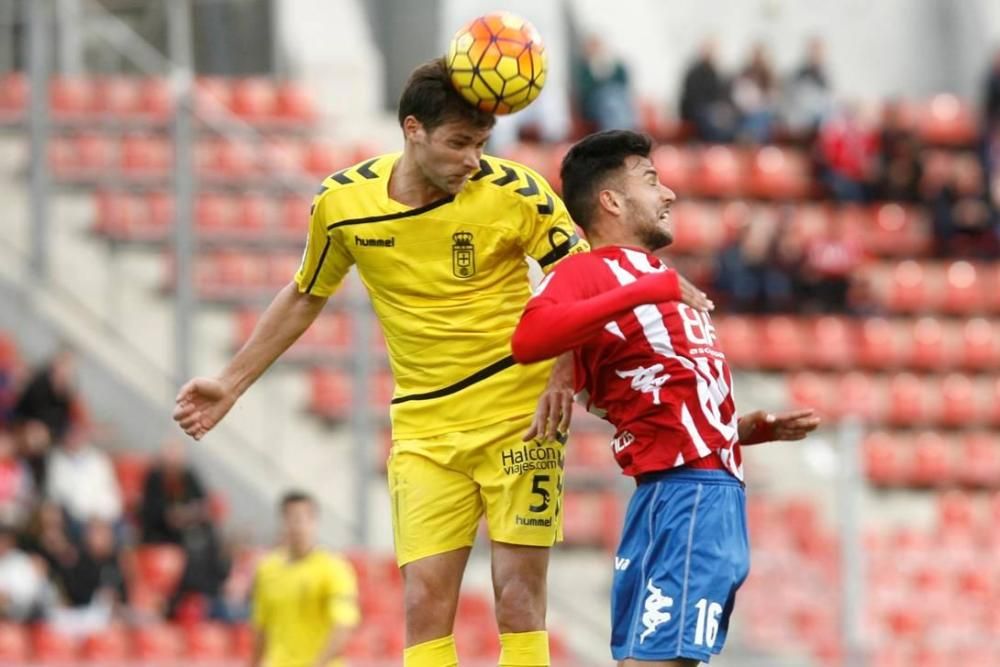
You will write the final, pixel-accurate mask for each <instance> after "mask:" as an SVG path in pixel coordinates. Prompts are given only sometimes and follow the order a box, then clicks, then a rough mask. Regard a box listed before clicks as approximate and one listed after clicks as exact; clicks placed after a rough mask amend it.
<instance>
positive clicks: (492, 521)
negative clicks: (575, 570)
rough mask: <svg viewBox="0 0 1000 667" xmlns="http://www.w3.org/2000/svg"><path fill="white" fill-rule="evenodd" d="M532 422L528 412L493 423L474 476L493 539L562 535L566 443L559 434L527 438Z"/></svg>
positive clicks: (549, 540)
mask: <svg viewBox="0 0 1000 667" xmlns="http://www.w3.org/2000/svg"><path fill="white" fill-rule="evenodd" d="M530 423H531V416H530V415H529V416H526V417H524V418H522V419H513V420H509V421H507V422H504V423H502V424H497V425H494V426H492V427H490V428H489V429H488V432H487V433H484V435H485V436H486V437H487V441H488V442H487V444H486V445H485V446H483V447H482V448H481V449H480V450H479V451H478V452H477V459H476V461H475V468H474V470H475V472H474V476H475V479H476V481H477V482H478V483H479V486H480V492H481V494H482V500H483V507H484V510H485V512H486V522H487V527H488V528H489V535H490V539H491V540H493V541H494V542H502V543H506V544H519V545H527V546H536V547H551V546H552V545H553V544H555V543H556V542H557V541H559V540H560V539H561V538H562V496H563V467H564V461H565V457H564V451H565V446H564V444H563V443H562V442H560V441H557V440H533V441H531V442H524V441H523V440H522V437H523V435H524V433H525V431H527V429H528V427H529V425H530Z"/></svg>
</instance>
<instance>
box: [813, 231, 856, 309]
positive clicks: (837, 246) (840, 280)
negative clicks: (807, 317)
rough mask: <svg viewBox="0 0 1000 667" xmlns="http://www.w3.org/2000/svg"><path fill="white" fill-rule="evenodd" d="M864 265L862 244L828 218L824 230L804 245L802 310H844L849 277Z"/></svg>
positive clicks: (846, 306)
mask: <svg viewBox="0 0 1000 667" xmlns="http://www.w3.org/2000/svg"><path fill="white" fill-rule="evenodd" d="M863 264H864V253H863V251H862V249H861V246H860V245H858V244H857V243H855V242H854V241H853V240H852V239H849V238H848V237H846V236H845V235H844V234H842V233H841V232H840V230H839V229H837V224H836V222H835V221H834V219H833V218H828V219H827V221H826V225H825V229H824V231H823V233H822V234H821V235H820V236H818V237H817V238H815V239H812V240H811V241H809V242H808V243H807V244H806V248H805V253H804V255H803V263H802V270H801V274H800V280H801V283H800V284H801V290H802V291H801V296H802V303H801V307H802V310H804V311H805V312H823V313H846V312H847V311H848V294H849V292H850V288H851V277H852V275H853V274H854V273H855V272H856V271H857V270H858V269H859V268H861V266H862V265H863Z"/></svg>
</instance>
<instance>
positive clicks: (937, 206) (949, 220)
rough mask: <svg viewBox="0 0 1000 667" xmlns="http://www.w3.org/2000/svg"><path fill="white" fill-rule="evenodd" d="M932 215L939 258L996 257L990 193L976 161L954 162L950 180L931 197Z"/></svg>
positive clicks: (980, 167) (969, 158)
mask: <svg viewBox="0 0 1000 667" xmlns="http://www.w3.org/2000/svg"><path fill="white" fill-rule="evenodd" d="M931 212H932V216H933V225H934V241H935V250H936V252H937V254H938V256H941V257H955V256H959V257H981V258H992V257H996V256H997V237H996V230H995V223H994V217H993V211H992V210H991V207H990V193H989V191H988V190H987V184H986V176H985V174H984V173H983V167H982V164H981V163H980V161H979V160H978V159H977V158H974V157H971V156H967V155H962V156H958V157H956V158H955V160H954V163H953V170H952V172H951V175H950V179H949V180H947V181H945V182H944V183H943V185H942V186H941V187H940V189H938V190H937V192H935V193H934V194H933V195H932V198H931Z"/></svg>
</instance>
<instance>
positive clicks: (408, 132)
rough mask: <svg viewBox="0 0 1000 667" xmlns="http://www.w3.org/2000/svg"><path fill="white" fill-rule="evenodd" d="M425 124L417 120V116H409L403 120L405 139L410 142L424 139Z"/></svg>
mask: <svg viewBox="0 0 1000 667" xmlns="http://www.w3.org/2000/svg"><path fill="white" fill-rule="evenodd" d="M424 132H425V130H424V124H423V123H421V122H420V121H419V120H417V117H416V116H407V117H406V118H404V119H403V138H404V139H407V140H409V141H413V140H416V139H422V138H423V136H422V135H423V134H424Z"/></svg>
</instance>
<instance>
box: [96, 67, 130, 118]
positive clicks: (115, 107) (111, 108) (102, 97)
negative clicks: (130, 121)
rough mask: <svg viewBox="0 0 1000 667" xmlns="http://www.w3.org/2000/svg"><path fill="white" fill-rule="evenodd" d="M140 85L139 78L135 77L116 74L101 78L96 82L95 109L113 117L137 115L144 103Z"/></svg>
mask: <svg viewBox="0 0 1000 667" xmlns="http://www.w3.org/2000/svg"><path fill="white" fill-rule="evenodd" d="M140 86H141V84H140V81H139V79H136V78H134V77H124V76H114V77H105V78H102V79H99V80H98V81H97V84H96V90H97V94H96V96H95V100H94V102H95V103H94V110H95V111H97V113H100V114H104V115H106V116H110V117H111V118H112V119H123V118H129V117H132V116H135V115H137V114H138V113H139V110H140V108H141V105H142V89H141V87H140Z"/></svg>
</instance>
